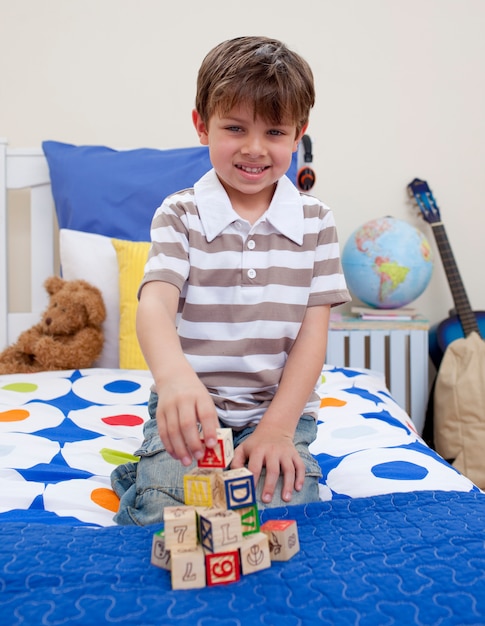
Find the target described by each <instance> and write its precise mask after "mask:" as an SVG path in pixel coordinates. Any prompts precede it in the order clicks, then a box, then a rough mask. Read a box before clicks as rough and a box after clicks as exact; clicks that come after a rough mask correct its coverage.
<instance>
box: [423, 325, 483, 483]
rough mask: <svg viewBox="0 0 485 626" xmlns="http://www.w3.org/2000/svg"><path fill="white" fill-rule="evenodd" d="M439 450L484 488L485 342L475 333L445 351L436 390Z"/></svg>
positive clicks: (436, 435)
mask: <svg viewBox="0 0 485 626" xmlns="http://www.w3.org/2000/svg"><path fill="white" fill-rule="evenodd" d="M434 441H435V446H436V451H437V452H438V453H439V454H440V455H441V456H442V457H443V458H445V459H448V460H450V462H452V464H453V467H455V468H456V469H457V470H458V471H459V472H461V473H462V474H464V475H465V476H467V477H468V478H469V479H470V480H471V481H473V482H474V483H475V484H476V485H477V486H478V487H480V488H481V489H485V341H484V340H483V339H482V338H481V337H480V336H479V335H478V334H477V333H476V332H472V333H470V334H469V335H468V337H466V338H465V339H456V340H455V341H453V342H452V343H451V344H450V345H449V346H448V348H447V349H446V351H445V354H444V356H443V360H442V361H441V365H440V368H439V371H438V376H437V379H436V386H435V392H434Z"/></svg>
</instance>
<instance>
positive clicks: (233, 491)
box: [222, 467, 256, 509]
mask: <svg viewBox="0 0 485 626" xmlns="http://www.w3.org/2000/svg"><path fill="white" fill-rule="evenodd" d="M222 481H223V484H224V494H225V498H226V506H227V508H228V509H239V508H243V507H245V508H246V507H250V506H254V505H255V504H256V489H255V487H254V476H253V474H252V472H250V471H249V470H248V469H247V467H240V468H238V469H232V470H227V472H223V474H222Z"/></svg>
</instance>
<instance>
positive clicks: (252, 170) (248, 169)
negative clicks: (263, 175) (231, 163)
mask: <svg viewBox="0 0 485 626" xmlns="http://www.w3.org/2000/svg"><path fill="white" fill-rule="evenodd" d="M240 167H241V169H242V170H244V171H245V172H249V173H250V174H259V173H260V172H262V171H263V169H264V168H262V167H245V166H244V165H241V166H240Z"/></svg>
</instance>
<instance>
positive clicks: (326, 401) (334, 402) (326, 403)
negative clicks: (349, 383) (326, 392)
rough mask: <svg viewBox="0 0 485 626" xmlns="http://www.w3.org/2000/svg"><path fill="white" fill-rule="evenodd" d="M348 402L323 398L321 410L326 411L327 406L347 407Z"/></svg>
mask: <svg viewBox="0 0 485 626" xmlns="http://www.w3.org/2000/svg"><path fill="white" fill-rule="evenodd" d="M346 404H347V402H345V400H339V399H338V398H322V399H321V401H320V408H321V409H324V408H325V407H327V406H345V405H346Z"/></svg>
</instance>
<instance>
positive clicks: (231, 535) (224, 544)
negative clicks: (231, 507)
mask: <svg viewBox="0 0 485 626" xmlns="http://www.w3.org/2000/svg"><path fill="white" fill-rule="evenodd" d="M198 513H199V536H200V543H201V544H202V546H203V547H204V548H205V549H206V550H208V551H209V552H218V551H220V550H227V549H228V548H234V547H236V546H239V544H240V543H241V541H242V528H241V518H240V516H239V515H238V514H237V513H236V512H235V511H228V510H224V509H206V510H205V511H199V512H198Z"/></svg>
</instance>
